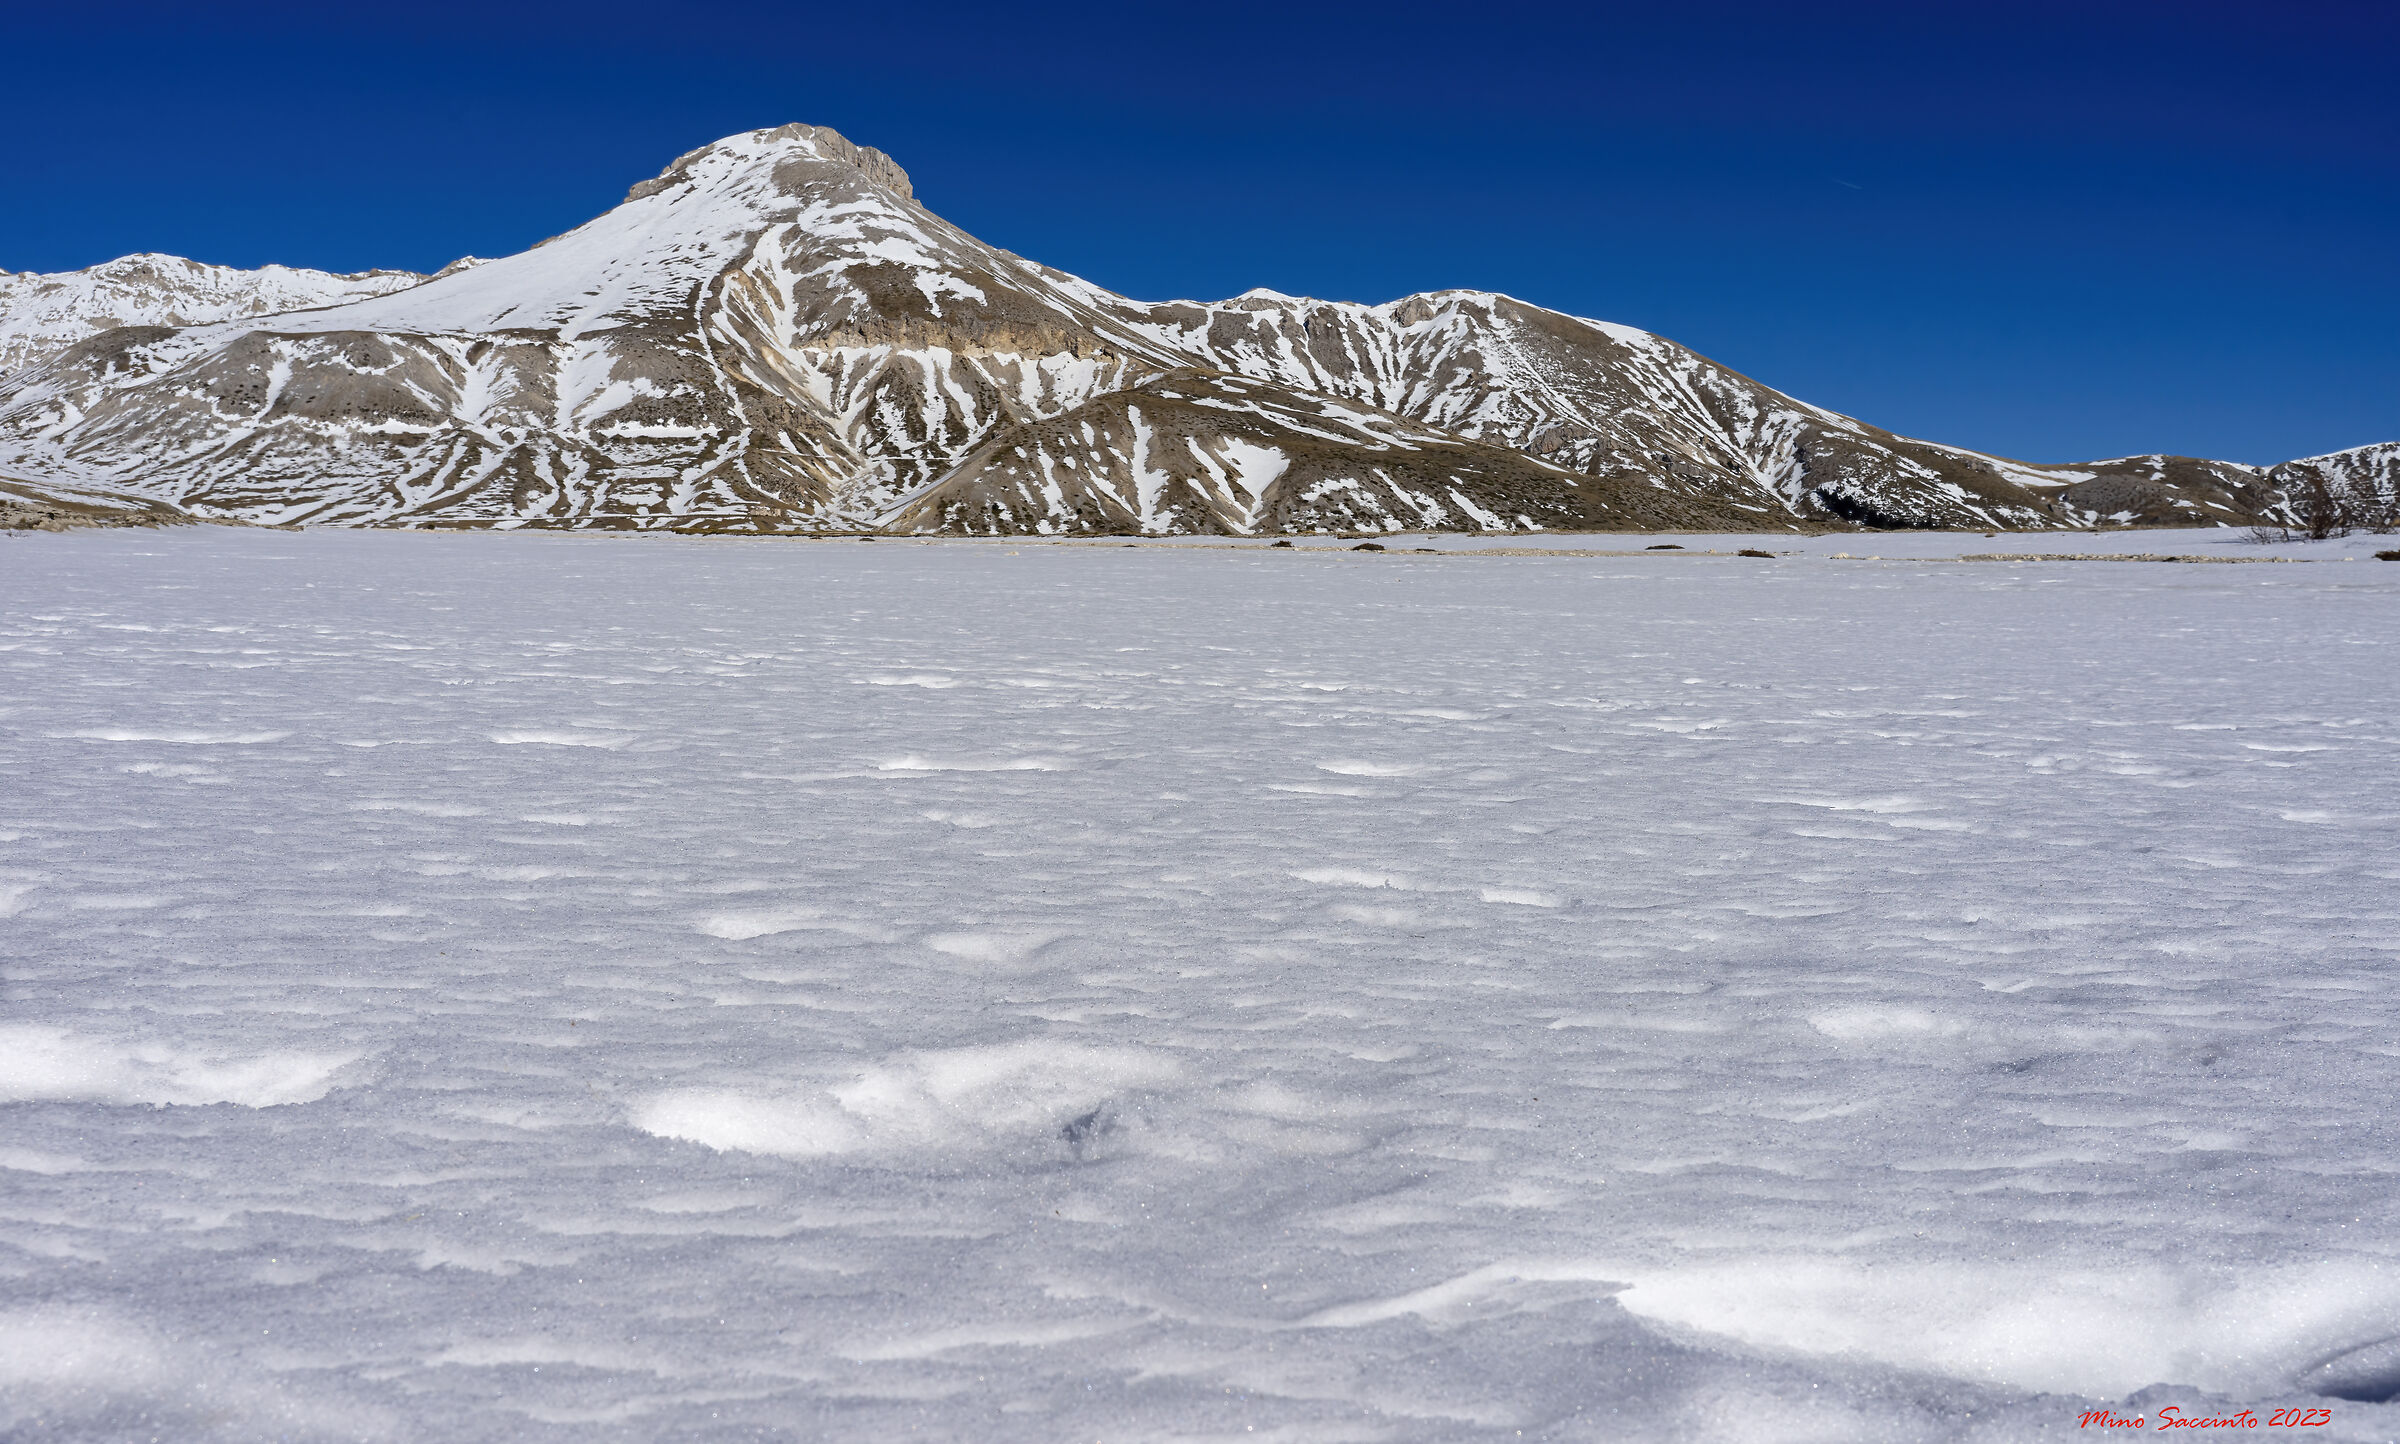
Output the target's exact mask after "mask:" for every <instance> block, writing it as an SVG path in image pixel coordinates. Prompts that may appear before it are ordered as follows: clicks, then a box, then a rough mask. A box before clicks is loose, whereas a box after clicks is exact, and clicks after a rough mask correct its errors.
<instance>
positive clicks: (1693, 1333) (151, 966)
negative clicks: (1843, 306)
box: [0, 527, 2400, 1444]
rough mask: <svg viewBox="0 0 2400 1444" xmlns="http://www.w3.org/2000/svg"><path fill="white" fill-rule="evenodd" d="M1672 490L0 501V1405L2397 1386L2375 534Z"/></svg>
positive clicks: (415, 1405) (835, 1404) (2399, 845)
mask: <svg viewBox="0 0 2400 1444" xmlns="http://www.w3.org/2000/svg"><path fill="white" fill-rule="evenodd" d="M2227 535H2229V534H2221V533H2193V532H2189V531H2185V532H2177V533H2164V534H2156V533H2154V534H2149V535H2134V536H2130V537H2128V536H2110V537H2107V538H2103V539H2097V541H2098V542H2099V543H2100V544H2101V549H2103V550H2105V551H2107V552H2109V553H2111V554H2127V555H2138V554H2146V553H2187V552H2190V551H2191V550H2192V548H2193V546H2194V543H2195V538H2196V537H2202V536H2205V537H2210V538H2216V539H2218V540H2219V541H2221V540H2222V538H2223V537H2225V536H2227ZM1755 539H1756V538H1755V537H1754V536H1752V537H1747V538H1744V537H1735V538H1733V539H1732V540H1734V541H1755ZM1670 540H1671V541H1673V542H1675V543H1677V544H1680V545H1682V546H1684V548H1685V550H1684V551H1683V552H1682V553H1680V554H1678V553H1674V552H1650V553H1642V554H1636V555H1613V556H1603V555H1564V554H1552V555H1520V554H1510V553H1511V552H1512V550H1523V549H1524V548H1512V547H1508V546H1498V547H1493V548H1488V549H1487V550H1489V551H1490V552H1492V553H1493V554H1484V555H1477V554H1461V552H1462V551H1463V549H1449V544H1448V543H1445V542H1440V541H1432V542H1425V543H1422V544H1424V545H1428V546H1432V547H1434V548H1435V549H1436V550H1437V552H1441V553H1442V554H1436V555H1420V554H1417V553H1416V552H1415V551H1414V550H1413V547H1414V546H1415V545H1417V544H1418V543H1416V542H1413V541H1412V542H1409V543H1407V544H1405V545H1403V544H1395V545H1394V546H1393V548H1392V550H1391V551H1388V552H1386V553H1383V554H1380V555H1378V554H1372V553H1361V552H1354V551H1349V550H1344V549H1338V548H1336V547H1334V546H1332V545H1331V544H1306V543H1304V544H1303V545H1300V546H1297V547H1292V548H1289V549H1274V548H1270V547H1268V546H1267V545H1266V544H1265V543H1264V542H1263V541H1238V540H1217V541H1210V542H1206V543H1202V544H1186V543H1167V542H1141V543H1130V544H1120V543H1117V542H1114V541H1110V542H1105V543H1103V542H1036V541H1024V542H1020V541H1016V540H1001V541H974V540H942V541H907V540H898V539H892V538H885V539H879V540H876V541H873V542H871V543H869V542H859V541H832V540H826V541H811V540H800V539H771V538H770V539H758V538H736V537H713V538H711V537H673V536H622V535H616V536H612V535H568V536H560V535H549V536H532V535H521V534H495V533H472V534H458V533H438V532H412V531H355V530H354V531H341V530H310V531H305V532H296V533H295V532H278V531H269V530H262V529H251V528H229V527H184V528H170V529H162V530H152V531H106V532H101V531H85V532H76V533H66V534H60V535H43V536H35V537H18V538H14V539H0V778H5V780H6V781H5V786H0V969H4V971H0V1000H4V1002H5V1007H4V1009H0V1435H4V1436H6V1437H8V1438H10V1439H26V1440H37V1439H38V1440H124V1439H153V1438H155V1439H162V1440H175V1441H179V1444H190V1441H250V1440H259V1439H269V1438H273V1439H291V1440H319V1439H322V1440H334V1439H389V1440H417V1439H439V1440H445V1441H487V1440H488V1441H498V1440H510V1441H520V1440H523V1441H553V1440H555V1441H587V1440H683V1439H711V1440H717V1439H725V1440H730V1439H791V1440H897V1439H925V1440H975V1441H1016V1440H1023V1441H1045V1444H1047V1441H1058V1440H1090V1439H1103V1440H1169V1439H1191V1440H1199V1439H1253V1438H1257V1439H1281V1440H1309V1441H1417V1440H1425V1441H1436V1440H1440V1441H1448V1440H1481V1439H1490V1440H1515V1439H1518V1438H1525V1439H1551V1440H1594V1441H1614V1440H1642V1441H1648V1440H1662V1441H1677V1440H1728V1441H1733V1440H1740V1441H1759V1440H1801V1439H1807V1440H1837V1441H1863V1444H1874V1441H1918V1440H1933V1439H1941V1440H1970V1441H2013V1440H2026V1439H2044V1438H2066V1437H2069V1436H2074V1437H2089V1436H2090V1434H2091V1433H2092V1428H2084V1427H2080V1425H2081V1423H2082V1421H2084V1420H2085V1419H2086V1418H2087V1417H2088V1416H2089V1414H2090V1411H2093V1410H2099V1409H2108V1410H2111V1411H2114V1413H2115V1415H2116V1417H2118V1418H2131V1417H2136V1416H2139V1417H2142V1418H2144V1419H2145V1420H2146V1421H2147V1424H2148V1427H2149V1428H2153V1429H2155V1428H2157V1427H2159V1425H2160V1424H2161V1423H2162V1422H2163V1421H2165V1420H2167V1419H2170V1418H2211V1417H2228V1416H2232V1415H2236V1414H2238V1413H2239V1412H2240V1411H2243V1410H2248V1411H2252V1414H2253V1416H2254V1417H2255V1418H2256V1419H2257V1420H2259V1421H2260V1423H2261V1424H2262V1426H2263V1425H2264V1424H2265V1422H2266V1421H2267V1420H2268V1419H2269V1418H2270V1416H2272V1415H2274V1413H2275V1411H2277V1410H2283V1409H2293V1408H2297V1409H2302V1410H2307V1411H2323V1413H2322V1417H2323V1419H2324V1420H2325V1422H2324V1423H2323V1424H2322V1425H2321V1426H2318V1427H2311V1428H2308V1429H2305V1430H2303V1431H2294V1432H2295V1433H2297V1434H2298V1435H2299V1437H2307V1438H2318V1439H2342V1440H2369V1439H2376V1440H2381V1439H2390V1438H2393V1437H2394V1436H2395V1435H2400V1406H2395V1405H2394V1404H2391V1403H2387V1402H2378V1401H2383V1400H2389V1399H2391V1398H2392V1397H2393V1396H2394V1395H2395V1394H2400V1257H2396V1256H2395V1255H2396V1250H2400V1218H2396V1217H2395V1193H2396V1191H2395V1188H2394V1180H2395V1172H2396V1170H2400V1121H2396V1119H2400V1115H2396V1114H2395V1110H2394V1109H2393V1107H2392V1102H2393V1098H2394V1095H2395V1088H2396V1087H2400V1028H2396V1026H2395V1025H2396V1024H2400V1001H2396V1000H2395V993H2394V989H2393V987H2392V972H2393V966H2394V961H2395V951H2396V950H2400V860H2396V859H2400V665H2396V664H2395V658H2394V656H2393V648H2394V645H2395V638H2396V637H2400V629H2396V628H2395V626H2394V619H2395V615H2396V613H2400V565H2393V564H2390V563H2383V562H2377V561H2375V560H2373V559H2372V557H2371V555H2369V554H2368V553H2369V552H2370V551H2371V548H2368V547H2366V546H2365V545H2364V543H2363V542H2361V541H2358V540H2353V541H2351V542H2347V543H2327V544H2323V545H2316V546H2305V545H2304V546H2298V547H2287V548H2262V547H2255V546H2252V547H2249V548H2247V549H2246V550H2236V549H2232V548H2231V544H2230V543H2225V544H2224V545H2225V548H2226V549H2225V550H2223V551H2222V557H2223V558H2227V559H2234V560H2239V559H2240V558H2245V557H2250V556H2258V557H2266V556H2274V557H2278V558H2284V559H2286V560H2285V561H2284V562H2283V563H2282V564H2274V565H2259V564H2228V565H2190V564H2170V563H2146V562H2115V561H2089V560H2086V561H2069V560H1981V561H1974V560H1961V559H1959V558H1960V557H1962V556H1964V555H1966V554H1969V553H1977V552H1989V551H1991V550H1993V549H1995V548H1997V549H1999V550H2002V551H2006V550H2009V549H2010V548H2012V547H2013V548H2016V549H2020V550H2044V551H2059V550H2071V549H2073V548H2072V547H2065V546H2062V545H2061V543H2062V538H2060V537H2058V536H2019V537H2006V536H2003V537H2002V538H2000V539H1999V540H1997V541H1986V540H1984V539H1982V538H1980V537H1930V536H1925V535H1922V534H1919V535H1911V536H1908V537H1905V538H1886V537H1870V538H1860V537H1857V536H1851V537H1843V538H1820V539H1817V540H1815V541H1813V542H1811V543H1809V544H1808V545H1807V546H1805V547H1800V548H1798V549H1796V550H1794V551H1793V554H1789V555H1784V556H1780V557H1777V558H1773V559H1761V558H1755V557H1742V556H1738V555H1733V554H1731V552H1730V550H1729V549H1727V548H1721V547H1715V546H1713V545H1712V544H1710V543H1709V540H1708V539H1706V538H1698V537H1692V536H1680V537H1675V538H1671V539H1670V538H1657V539H1655V544H1657V545H1661V546H1663V545H1666V544H1667V543H1668V541H1670ZM2369 540H2372V539H2369ZM1653 541H1654V539H1652V538H1647V537H1643V536H1638V535H1636V536H1629V537H1623V538H1614V539H1611V542H1612V544H1613V545H1621V546H1623V547H1625V548H1627V549H1628V550H1633V549H1638V548H1640V547H1642V546H1644V545H1648V544H1652V543H1653ZM2078 541H2079V542H2080V539H2078ZM1862 542H1863V543H1864V544H1861V543H1862ZM2211 544H2212V545H2216V544H2218V543H2217V541H2212V542H2211ZM2386 544H2387V545H2388V542H2387V543H2386ZM1778 545H1779V546H1780V545H1782V544H1781V543H1778ZM1887 548H1888V550H1887ZM2084 549H2086V550H2090V549H2092V548H2091V547H2088V546H2087V547H2084ZM1843 550H1846V551H1849V552H1851V553H1852V555H1851V556H1848V557H1839V556H1836V555H1834V554H1833V553H1834V552H1836V551H1843ZM1712 551H1723V552H1724V553H1725V554H1721V555H1719V554H1709V553H1711V552H1712ZM1868 553H1872V554H1873V557H1872V559H1870V556H1869V555H1868ZM2170 1410H2172V1411H2176V1412H2175V1413H2169V1412H2168V1411H2170ZM2306 1417H2308V1418H2310V1419H2315V1418H2318V1417H2320V1415H2319V1414H2318V1413H2315V1412H2311V1413H2309V1414H2308V1415H2307V1416H2306ZM2097 1427H2099V1426H2093V1428H2097ZM2264 1432H2267V1433H2274V1432H2276V1431H2274V1430H2267V1431H2264ZM2252 1437H2257V1436H2256V1435H2253V1436H2252Z"/></svg>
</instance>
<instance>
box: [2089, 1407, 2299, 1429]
mask: <svg viewBox="0 0 2400 1444" xmlns="http://www.w3.org/2000/svg"><path fill="white" fill-rule="evenodd" d="M2332 1422H2333V1411H2332V1410H2331V1409H2308V1408H2295V1409H2277V1410H2274V1411H2272V1412H2271V1413H2269V1414H2268V1415H2267V1417H2266V1418H2265V1419H2263V1420H2262V1419H2260V1418H2259V1417H2258V1411H2257V1410H2255V1409H2244V1410H2243V1411H2242V1412H2241V1413H2239V1414H2205V1415H2203V1414H2186V1413H2184V1412H2183V1409H2182V1408H2181V1407H2180V1406H2178V1405H2175V1404H2169V1405H2166V1406H2165V1407H2164V1408H2162V1409H2160V1410H2159V1411H2158V1427H2159V1428H2161V1429H2256V1428H2257V1427H2259V1425H2261V1424H2262V1423H2263V1424H2264V1425H2266V1427H2268V1428H2269V1429H2322V1428H2324V1427H2325V1426H2326V1425H2328V1424H2330V1423H2332ZM2075 1427H2076V1428H2078V1429H2147V1428H2149V1427H2151V1424H2150V1419H2149V1417H2148V1416H2147V1415H2143V1414H2119V1413H2116V1412H2115V1411H2113V1410H2109V1409H2086V1410H2085V1411H2084V1412H2083V1417H2082V1418H2081V1419H2080V1420H2078V1421H2077V1423H2076V1425H2075Z"/></svg>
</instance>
